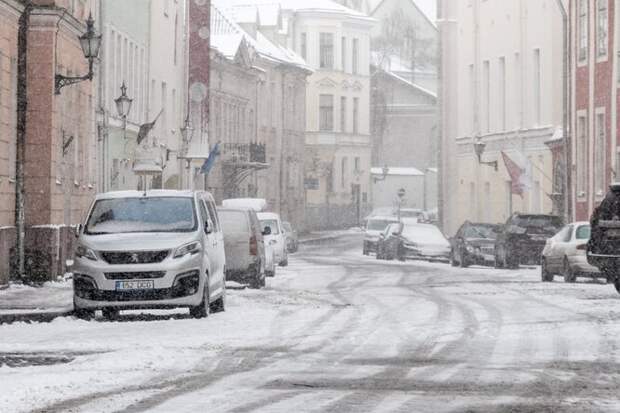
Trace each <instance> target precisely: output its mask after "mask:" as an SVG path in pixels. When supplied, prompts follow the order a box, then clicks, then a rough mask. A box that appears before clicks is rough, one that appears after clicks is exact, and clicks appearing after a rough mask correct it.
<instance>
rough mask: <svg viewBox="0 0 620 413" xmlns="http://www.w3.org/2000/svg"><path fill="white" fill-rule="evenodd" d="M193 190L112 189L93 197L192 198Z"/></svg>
mask: <svg viewBox="0 0 620 413" xmlns="http://www.w3.org/2000/svg"><path fill="white" fill-rule="evenodd" d="M195 194H196V192H194V191H177V190H171V189H152V190H148V191H146V194H145V192H144V191H114V192H103V193H101V194H97V195H96V196H95V199H97V200H99V199H121V198H161V197H186V198H192V197H193V196H194V195H195Z"/></svg>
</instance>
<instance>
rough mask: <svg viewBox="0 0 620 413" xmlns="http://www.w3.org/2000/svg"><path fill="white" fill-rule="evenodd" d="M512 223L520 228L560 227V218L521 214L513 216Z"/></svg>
mask: <svg viewBox="0 0 620 413" xmlns="http://www.w3.org/2000/svg"><path fill="white" fill-rule="evenodd" d="M513 224H514V225H517V226H519V227H521V228H527V227H542V228H546V227H553V228H558V229H559V228H561V227H562V219H561V218H560V217H555V216H544V215H521V216H517V217H515V218H514V220H513Z"/></svg>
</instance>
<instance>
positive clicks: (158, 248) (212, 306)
mask: <svg viewBox="0 0 620 413" xmlns="http://www.w3.org/2000/svg"><path fill="white" fill-rule="evenodd" d="M76 235H77V237H78V244H77V248H76V252H75V259H74V264H73V266H72V272H73V289H74V306H75V313H76V315H77V316H78V317H81V318H87V319H88V318H91V317H93V316H94V312H95V310H102V312H103V315H104V317H106V318H109V319H114V318H116V317H117V316H118V315H119V311H120V310H124V309H141V308H149V309H151V308H175V307H187V308H189V310H190V314H191V315H192V316H193V317H196V318H202V317H206V316H208V314H209V312H210V310H214V311H223V310H224V307H225V301H226V282H225V280H226V279H225V267H226V257H225V253H224V237H223V235H222V230H221V227H220V223H219V219H218V215H217V212H216V209H215V202H214V201H213V197H212V196H211V195H210V194H209V193H207V192H196V191H163V190H161V191H160V190H153V191H148V192H146V193H145V192H137V191H122V192H111V193H104V194H99V195H97V197H96V199H95V201H94V203H93V205H92V207H91V208H90V211H89V213H88V218H87V219H86V223H85V224H84V225H83V226H82V225H79V226H78V228H77V231H76Z"/></svg>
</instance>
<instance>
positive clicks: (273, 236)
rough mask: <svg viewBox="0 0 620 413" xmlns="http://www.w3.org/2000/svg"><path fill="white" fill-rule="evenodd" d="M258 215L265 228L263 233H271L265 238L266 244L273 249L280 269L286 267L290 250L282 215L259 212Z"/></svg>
mask: <svg viewBox="0 0 620 413" xmlns="http://www.w3.org/2000/svg"><path fill="white" fill-rule="evenodd" d="M256 215H257V216H258V220H259V221H260V223H261V225H262V227H263V232H269V235H266V236H265V243H266V244H268V245H269V246H271V247H272V248H273V254H274V256H275V261H276V262H277V263H278V265H280V267H286V266H287V265H288V250H287V248H286V234H285V233H284V230H283V227H282V221H281V220H280V215H278V214H274V213H273V212H259V213H258V214H256ZM267 228H269V230H267Z"/></svg>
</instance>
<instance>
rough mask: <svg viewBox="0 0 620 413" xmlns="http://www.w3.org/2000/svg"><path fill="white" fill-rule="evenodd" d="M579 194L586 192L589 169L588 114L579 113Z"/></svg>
mask: <svg viewBox="0 0 620 413" xmlns="http://www.w3.org/2000/svg"><path fill="white" fill-rule="evenodd" d="M577 116H578V118H577V196H578V197H583V196H585V194H586V183H587V171H588V143H587V130H588V121H587V117H586V115H577Z"/></svg>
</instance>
